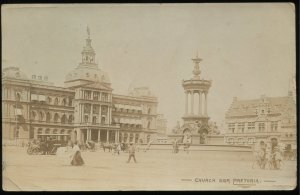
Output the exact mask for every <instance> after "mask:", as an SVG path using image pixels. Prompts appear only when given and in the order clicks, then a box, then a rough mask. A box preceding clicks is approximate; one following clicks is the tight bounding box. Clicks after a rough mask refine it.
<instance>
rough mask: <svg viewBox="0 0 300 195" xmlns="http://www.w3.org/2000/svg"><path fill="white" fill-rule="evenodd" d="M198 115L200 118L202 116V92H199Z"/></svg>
mask: <svg viewBox="0 0 300 195" xmlns="http://www.w3.org/2000/svg"><path fill="white" fill-rule="evenodd" d="M198 114H199V115H200V116H201V115H202V91H199V110H198Z"/></svg>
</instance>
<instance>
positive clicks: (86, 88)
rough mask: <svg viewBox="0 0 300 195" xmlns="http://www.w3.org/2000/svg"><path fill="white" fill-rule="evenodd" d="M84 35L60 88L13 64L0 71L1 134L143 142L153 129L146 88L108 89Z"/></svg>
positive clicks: (154, 116) (153, 109)
mask: <svg viewBox="0 0 300 195" xmlns="http://www.w3.org/2000/svg"><path fill="white" fill-rule="evenodd" d="M91 42H92V40H91V38H90V35H89V30H88V38H87V39H86V45H85V46H84V48H83V50H82V52H81V55H82V61H81V63H79V65H78V66H77V67H76V68H75V69H74V70H72V71H70V72H69V73H68V74H67V75H66V78H65V87H58V86H54V84H53V83H51V82H49V81H48V78H47V77H45V76H44V77H43V76H36V75H32V77H31V78H28V77H27V76H26V75H25V74H24V73H23V72H22V71H21V70H20V69H19V68H17V67H8V68H5V69H3V71H2V138H3V140H15V139H18V140H28V139H33V138H37V136H38V135H39V134H68V135H70V137H71V138H72V139H74V140H79V141H82V142H84V141H86V140H93V141H100V142H131V141H132V142H138V141H140V142H144V143H145V142H147V141H149V140H150V139H151V136H153V135H154V134H155V133H156V129H157V128H156V120H157V113H156V112H157V105H158V102H157V98H156V97H155V96H153V95H152V94H151V92H150V90H149V89H148V88H147V87H142V88H135V89H133V91H131V92H130V93H129V94H128V95H118V94H113V89H112V88H111V83H110V80H109V76H108V74H107V73H106V72H104V71H102V70H101V69H100V68H99V67H98V64H97V63H96V62H95V56H96V53H95V51H94V49H93V47H92V45H91Z"/></svg>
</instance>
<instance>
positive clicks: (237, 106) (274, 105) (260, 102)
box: [226, 96, 295, 117]
mask: <svg viewBox="0 0 300 195" xmlns="http://www.w3.org/2000/svg"><path fill="white" fill-rule="evenodd" d="M264 107H265V108H266V111H265V112H266V113H268V114H275V113H283V112H285V110H286V108H287V107H290V108H292V109H293V107H295V103H294V101H293V99H292V98H291V97H290V96H285V97H262V98H260V99H252V100H234V101H233V102H232V104H231V107H230V108H229V109H228V111H227V112H226V116H227V117H230V116H246V115H257V114H258V113H257V112H258V111H259V110H258V109H260V108H264Z"/></svg>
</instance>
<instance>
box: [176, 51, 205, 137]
mask: <svg viewBox="0 0 300 195" xmlns="http://www.w3.org/2000/svg"><path fill="white" fill-rule="evenodd" d="M192 61H193V62H194V70H193V75H194V76H193V78H191V79H189V80H183V81H182V86H183V88H184V92H185V114H184V116H183V117H182V119H183V122H184V125H183V133H184V131H185V129H191V127H192V129H194V130H192V132H191V133H192V134H200V135H201V134H202V133H203V132H204V133H205V134H208V131H209V127H208V120H209V117H208V114H207V96H208V91H209V88H210V86H211V80H204V79H201V77H200V73H201V71H200V62H201V61H202V59H201V58H199V57H198V54H197V56H196V57H195V58H193V59H192ZM196 94H197V95H196ZM195 96H196V97H197V98H198V99H195ZM196 101H198V103H197V107H196V106H195V103H196Z"/></svg>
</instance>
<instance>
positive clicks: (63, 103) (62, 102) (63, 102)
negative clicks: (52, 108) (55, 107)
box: [61, 98, 67, 106]
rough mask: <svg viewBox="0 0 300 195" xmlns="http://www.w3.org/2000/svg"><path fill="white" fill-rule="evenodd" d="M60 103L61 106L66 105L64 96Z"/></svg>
mask: <svg viewBox="0 0 300 195" xmlns="http://www.w3.org/2000/svg"><path fill="white" fill-rule="evenodd" d="M61 105H63V106H66V105H67V101H66V98H64V99H63V100H62V101H61Z"/></svg>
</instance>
